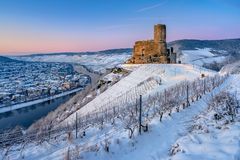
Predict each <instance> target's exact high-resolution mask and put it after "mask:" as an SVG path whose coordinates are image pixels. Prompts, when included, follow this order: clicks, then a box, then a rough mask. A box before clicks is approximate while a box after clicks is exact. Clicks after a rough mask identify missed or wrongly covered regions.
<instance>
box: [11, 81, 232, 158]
mask: <svg viewBox="0 0 240 160" xmlns="http://www.w3.org/2000/svg"><path fill="white" fill-rule="evenodd" d="M233 82H235V81H233V79H232V78H230V79H228V80H227V81H225V83H224V84H223V85H221V86H220V87H219V88H215V89H214V90H213V92H211V93H208V94H206V95H204V96H203V98H202V99H200V100H199V101H196V102H195V103H193V104H192V105H191V106H190V107H188V108H186V109H184V110H181V111H180V112H179V113H177V112H174V113H173V114H172V116H171V117H170V116H168V115H167V114H166V115H164V117H163V121H162V122H161V123H160V122H159V119H158V118H155V119H153V120H152V121H151V122H150V124H149V126H150V131H149V132H145V133H143V134H142V135H138V136H136V137H134V138H133V139H129V138H128V134H127V132H126V130H125V129H123V128H121V126H119V125H118V122H116V125H114V126H112V125H110V124H106V125H105V126H104V129H101V128H98V127H94V128H89V129H88V131H87V133H86V136H85V137H83V138H79V139H77V140H73V141H72V142H67V141H64V140H61V141H57V142H55V141H53V142H51V143H47V142H44V143H42V144H41V145H34V144H32V145H30V146H26V148H25V150H23V151H19V152H13V153H11V152H10V155H9V156H10V157H9V158H10V159H20V158H21V157H22V156H24V157H25V158H24V159H27V160H28V159H46V160H47V159H55V160H58V159H59V160H60V159H64V157H65V156H66V155H67V153H68V150H71V151H72V152H71V155H74V156H75V158H76V157H78V159H86V160H125V159H133V160H152V159H170V157H169V151H170V149H171V146H172V145H173V144H174V143H175V142H176V140H177V139H179V138H181V137H183V136H184V135H186V134H187V133H188V130H189V127H190V126H191V125H192V124H193V123H194V122H193V119H194V117H195V116H196V115H198V114H199V113H201V112H202V111H204V110H205V109H206V108H207V104H208V103H209V100H210V98H211V97H212V95H215V94H218V93H219V92H220V91H222V90H226V89H227V88H226V87H227V86H228V85H229V84H232V83H233ZM106 138H107V139H108V140H109V141H110V142H109V143H110V151H109V152H106V151H105V150H104V149H103V148H104V140H105V139H106ZM80 146H81V147H85V148H86V150H85V151H83V150H80ZM78 153H79V154H78ZM193 158H194V157H193ZM176 159H178V158H176ZM182 160H184V159H182Z"/></svg>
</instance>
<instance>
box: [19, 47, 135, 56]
mask: <svg viewBox="0 0 240 160" xmlns="http://www.w3.org/2000/svg"><path fill="white" fill-rule="evenodd" d="M131 52H132V48H120V49H108V50H102V51H96V52H59V53H39V54H30V55H22V56H19V57H35V56H50V55H51V56H59V55H68V56H74V55H94V54H125V53H127V54H129V53H131Z"/></svg>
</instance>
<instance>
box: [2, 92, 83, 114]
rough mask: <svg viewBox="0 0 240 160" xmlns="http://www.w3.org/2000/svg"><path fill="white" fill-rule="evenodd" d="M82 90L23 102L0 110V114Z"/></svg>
mask: <svg viewBox="0 0 240 160" xmlns="http://www.w3.org/2000/svg"><path fill="white" fill-rule="evenodd" d="M82 89H83V88H82V87H81V88H76V89H73V90H70V91H66V92H63V93H60V94H57V95H53V96H49V97H47V98H42V99H37V100H33V101H29V102H25V103H20V104H15V105H12V106H8V107H2V108H0V113H5V112H9V111H13V110H16V109H20V108H24V107H29V106H32V105H35V104H39V103H43V102H47V101H50V100H53V99H56V98H59V97H63V96H66V95H69V94H72V93H75V92H78V91H81V90H82Z"/></svg>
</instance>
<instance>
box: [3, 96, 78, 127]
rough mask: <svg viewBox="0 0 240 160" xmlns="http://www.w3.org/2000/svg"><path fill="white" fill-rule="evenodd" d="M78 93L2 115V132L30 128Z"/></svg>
mask: <svg viewBox="0 0 240 160" xmlns="http://www.w3.org/2000/svg"><path fill="white" fill-rule="evenodd" d="M76 94H77V93H76V92H75V93H71V94H68V95H66V96H62V97H59V98H56V99H53V100H49V101H46V102H42V103H39V104H35V105H31V106H28V107H24V108H20V109H17V110H13V111H9V112H5V113H0V130H4V129H7V128H12V127H15V126H22V127H24V128H27V127H29V126H30V125H31V124H32V123H34V122H35V121H37V120H39V119H40V118H42V117H44V116H46V115H47V114H48V113H49V112H51V111H53V110H55V109H56V108H57V107H59V106H60V105H61V104H63V103H65V102H66V101H68V100H69V99H70V98H72V97H73V96H74V95H76Z"/></svg>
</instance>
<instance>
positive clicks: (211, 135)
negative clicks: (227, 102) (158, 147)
mask: <svg viewBox="0 0 240 160" xmlns="http://www.w3.org/2000/svg"><path fill="white" fill-rule="evenodd" d="M239 78H240V75H239V74H238V75H233V76H232V79H231V83H230V86H229V87H228V88H227V89H226V90H228V91H229V92H230V93H231V94H233V95H236V97H237V98H238V100H240V84H239ZM215 113H216V112H215V111H213V110H211V109H208V110H205V111H204V112H203V113H201V114H200V115H198V116H197V117H196V118H195V119H194V121H193V125H194V126H195V129H193V131H191V132H190V133H188V134H187V135H186V136H183V137H180V138H179V139H178V140H177V141H176V142H175V145H174V147H175V152H176V153H175V155H174V156H173V157H172V159H173V160H175V159H176V160H188V159H189V160H190V159H218V160H226V159H229V160H231V159H232V160H238V159H240V110H239V109H238V114H237V116H236V119H235V121H234V122H227V119H226V118H227V117H224V118H221V119H220V120H216V119H214V118H213V117H214V115H215ZM196 126H198V127H196Z"/></svg>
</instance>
